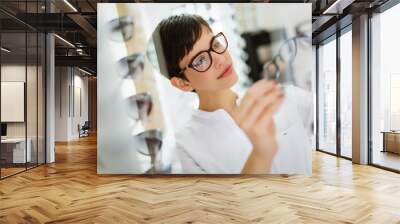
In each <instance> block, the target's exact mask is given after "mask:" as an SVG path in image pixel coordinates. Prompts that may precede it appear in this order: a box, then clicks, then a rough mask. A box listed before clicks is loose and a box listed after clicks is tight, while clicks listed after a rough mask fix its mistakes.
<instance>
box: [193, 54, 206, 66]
mask: <svg viewBox="0 0 400 224" xmlns="http://www.w3.org/2000/svg"><path fill="white" fill-rule="evenodd" d="M205 60H206V58H205V57H204V56H200V57H198V58H196V60H194V61H193V66H201V65H202V64H203V63H204V62H205Z"/></svg>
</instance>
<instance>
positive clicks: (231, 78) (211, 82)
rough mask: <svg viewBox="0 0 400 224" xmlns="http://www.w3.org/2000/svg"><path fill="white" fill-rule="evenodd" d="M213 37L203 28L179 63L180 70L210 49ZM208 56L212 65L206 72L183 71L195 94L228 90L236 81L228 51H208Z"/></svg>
mask: <svg viewBox="0 0 400 224" xmlns="http://www.w3.org/2000/svg"><path fill="white" fill-rule="evenodd" d="M214 36H215V34H214V33H212V32H210V31H209V30H208V29H207V28H206V27H204V26H203V27H202V34H201V37H200V38H199V40H197V42H196V43H195V44H194V46H193V49H192V50H191V51H190V52H189V53H188V54H187V55H185V57H184V58H183V59H182V60H181V61H180V62H179V67H180V68H181V69H183V68H186V67H187V66H188V65H189V63H190V62H191V60H192V59H193V57H194V56H196V55H197V54H198V53H199V52H200V51H205V50H208V49H210V44H211V43H210V42H211V40H212V39H213V37H214ZM210 54H211V57H212V64H211V66H210V67H209V69H208V70H207V71H205V72H199V71H196V70H195V69H193V68H190V67H188V68H186V70H185V71H184V72H185V75H186V78H187V79H188V80H189V83H190V86H191V87H192V88H193V89H195V90H196V91H197V92H202V91H206V92H210V91H220V90H224V89H228V88H230V87H231V86H232V85H234V84H235V83H236V81H237V79H238V77H237V74H236V72H235V69H234V67H233V64H232V58H231V56H230V54H229V52H228V50H226V51H225V52H224V53H222V54H218V53H216V52H214V51H210ZM195 63H196V61H195Z"/></svg>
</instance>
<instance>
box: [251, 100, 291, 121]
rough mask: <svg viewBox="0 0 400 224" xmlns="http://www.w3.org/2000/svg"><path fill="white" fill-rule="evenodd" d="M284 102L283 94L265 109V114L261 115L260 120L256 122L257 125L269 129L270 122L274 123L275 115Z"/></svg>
mask: <svg viewBox="0 0 400 224" xmlns="http://www.w3.org/2000/svg"><path fill="white" fill-rule="evenodd" d="M283 100H284V97H283V94H281V95H280V96H279V97H278V98H277V99H276V100H275V101H274V102H273V103H272V104H271V105H270V106H269V107H267V108H266V109H265V111H264V112H263V113H261V115H260V116H259V118H258V120H257V121H256V122H257V124H260V125H261V126H264V127H267V126H268V125H269V124H270V122H272V120H273V119H272V118H273V115H274V113H275V112H276V111H277V110H278V108H279V107H280V106H281V104H282V102H283Z"/></svg>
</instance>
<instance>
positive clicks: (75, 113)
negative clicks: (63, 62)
mask: <svg viewBox="0 0 400 224" xmlns="http://www.w3.org/2000/svg"><path fill="white" fill-rule="evenodd" d="M55 73H56V77H55V79H56V81H55V86H56V88H55V89H56V91H55V123H56V127H55V140H56V141H70V140H73V139H77V138H79V133H78V124H80V125H81V126H82V125H83V124H84V122H85V121H87V120H88V78H87V77H85V76H83V73H82V72H80V71H79V70H77V69H73V68H71V67H56V72H55ZM79 90H80V94H81V97H80V100H81V103H79V102H78V101H79V98H78V97H77V96H79ZM79 104H80V105H82V108H81V109H82V113H80V112H79V107H77V105H79Z"/></svg>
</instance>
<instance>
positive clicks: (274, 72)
mask: <svg viewBox="0 0 400 224" xmlns="http://www.w3.org/2000/svg"><path fill="white" fill-rule="evenodd" d="M309 24H310V22H308V21H306V22H303V23H300V24H299V25H297V26H296V28H295V31H296V36H295V37H292V38H289V39H287V40H285V41H284V42H283V43H282V45H281V46H280V48H279V51H278V54H277V55H275V56H274V57H273V58H272V59H271V60H270V61H268V62H267V63H265V64H264V66H263V76H264V78H266V79H269V80H271V79H275V80H279V78H280V76H281V70H282V69H281V67H283V66H287V65H290V64H291V63H293V61H294V59H295V58H296V55H297V51H298V45H309V44H311V43H310V40H311V38H310V37H309V35H307V33H308V32H309V30H310V27H309Z"/></svg>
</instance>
